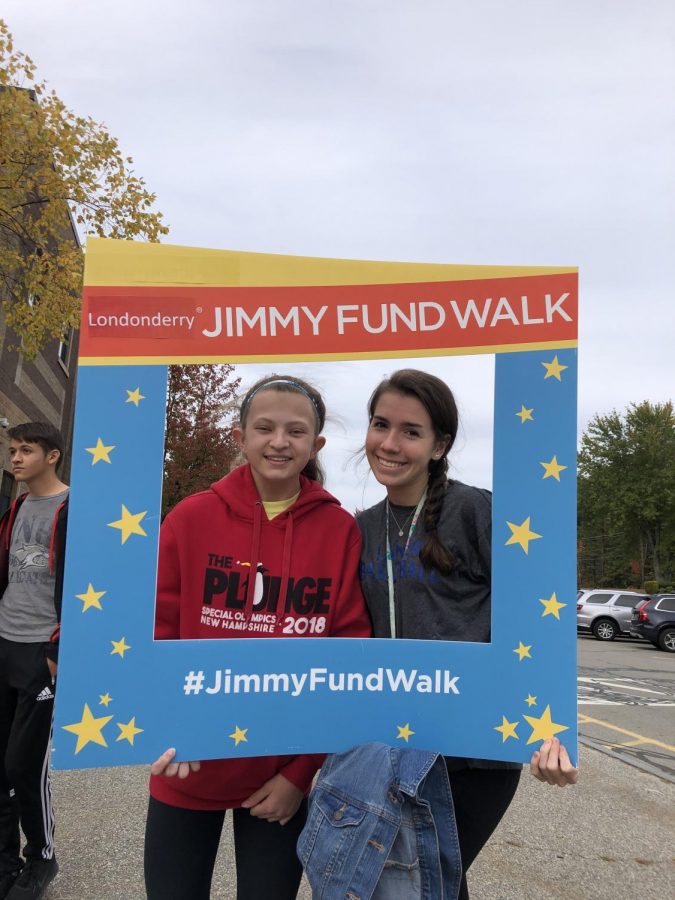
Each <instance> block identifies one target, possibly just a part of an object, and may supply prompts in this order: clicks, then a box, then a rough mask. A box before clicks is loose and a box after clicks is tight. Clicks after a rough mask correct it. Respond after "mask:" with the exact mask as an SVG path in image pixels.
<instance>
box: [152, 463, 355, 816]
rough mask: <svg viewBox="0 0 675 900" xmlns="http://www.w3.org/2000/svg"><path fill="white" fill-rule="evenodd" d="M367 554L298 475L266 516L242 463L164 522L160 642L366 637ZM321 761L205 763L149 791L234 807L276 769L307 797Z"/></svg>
mask: <svg viewBox="0 0 675 900" xmlns="http://www.w3.org/2000/svg"><path fill="white" fill-rule="evenodd" d="M360 552H361V536H360V533H359V529H358V526H357V524H356V521H355V520H354V519H353V518H352V516H351V515H349V513H348V512H346V511H345V510H344V509H342V507H341V506H340V503H339V501H338V500H336V498H335V497H333V496H332V495H331V494H329V493H328V492H327V491H325V490H324V489H323V488H322V487H321V485H320V484H318V483H317V482H315V481H311V480H310V479H308V478H304V477H303V476H301V477H300V496H299V497H298V499H297V500H296V501H295V503H294V504H293V506H291V507H290V508H289V509H287V510H286V511H285V512H283V513H281V515H279V516H276V517H275V518H274V519H273V520H272V521H270V520H269V519H268V518H267V515H266V514H265V509H264V507H263V505H262V501H261V500H260V497H259V496H258V492H257V490H256V487H255V483H254V481H253V477H252V475H251V471H250V468H249V466H247V465H246V466H241V467H240V468H238V469H235V470H234V472H232V473H230V475H228V476H227V477H226V478H223V479H222V480H221V481H218V482H216V484H213V485H212V486H211V489H210V490H208V491H204V492H203V493H200V494H194V495H193V496H191V497H188V498H186V499H185V500H183V501H182V502H181V503H179V504H178V506H176V508H175V509H174V510H173V511H172V512H170V513H169V515H168V516H167V517H166V519H165V520H164V523H163V525H162V528H161V532H160V540H159V572H158V576H157V610H156V618H155V637H156V638H157V639H159V640H162V639H175V638H228V637H234V638H242V637H258V638H263V637H298V636H301V635H306V636H308V637H370V635H371V626H370V619H369V618H368V613H367V611H366V605H365V602H364V599H363V595H362V593H361V587H360V584H359V577H358V565H359V555H360ZM280 598H283V599H280ZM323 758H324V757H323V756H321V755H306V756H263V757H254V758H249V759H218V760H206V761H204V762H202V765H201V769H200V770H199V772H192V773H190V775H189V776H188V777H187V778H186V779H180V780H179V779H178V778H166V777H165V776H161V775H160V776H151V778H150V793H151V794H152V796H153V797H155V798H156V799H157V800H160V801H162V802H163V803H168V804H170V805H172V806H181V807H185V808H188V809H230V808H232V807H235V806H240V805H241V803H242V801H243V800H246V799H247V798H248V797H250V796H251V794H253V793H254V791H257V790H258V788H260V787H262V785H263V784H264V783H265V782H266V781H268V780H269V779H270V778H272V776H273V775H276V773H277V772H281V773H282V775H283V776H284V777H285V778H287V779H288V780H289V781H290V782H292V783H293V784H294V785H295V786H296V787H298V788H299V789H300V790H301V791H304V792H307V791H308V790H309V787H310V785H311V781H312V778H313V776H314V774H315V772H316V770H317V769H318V768H319V767H320V765H321V763H322V761H323Z"/></svg>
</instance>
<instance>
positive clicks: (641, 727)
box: [577, 636, 675, 783]
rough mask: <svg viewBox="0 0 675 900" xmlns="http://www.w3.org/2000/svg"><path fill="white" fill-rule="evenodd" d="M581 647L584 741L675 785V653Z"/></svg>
mask: <svg viewBox="0 0 675 900" xmlns="http://www.w3.org/2000/svg"><path fill="white" fill-rule="evenodd" d="M577 648H578V655H579V669H578V670H579V678H578V692H579V738H580V740H581V741H582V742H583V743H585V744H586V745H587V746H589V747H591V748H593V749H595V750H600V751H602V752H605V753H607V754H609V755H611V756H614V757H615V758H617V759H621V760H623V761H624V762H627V763H629V764H631V765H634V766H636V767H637V768H640V769H642V770H643V771H646V772H651V773H652V774H655V775H659V776H660V777H662V778H665V779H668V780H670V781H671V782H673V783H675V741H674V740H673V735H675V657H674V656H673V654H672V653H664V652H662V651H659V650H655V649H654V648H653V647H652V646H651V644H649V643H647V642H646V641H634V640H621V641H618V640H617V641H612V642H599V641H596V640H594V639H593V638H591V637H587V636H583V637H580V638H579V640H578V641H577Z"/></svg>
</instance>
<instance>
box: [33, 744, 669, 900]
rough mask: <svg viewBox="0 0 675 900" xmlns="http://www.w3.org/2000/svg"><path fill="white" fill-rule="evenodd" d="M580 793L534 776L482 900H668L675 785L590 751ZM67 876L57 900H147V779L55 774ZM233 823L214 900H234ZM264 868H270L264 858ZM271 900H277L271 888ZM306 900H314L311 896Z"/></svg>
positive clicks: (103, 772)
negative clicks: (550, 784)
mask: <svg viewBox="0 0 675 900" xmlns="http://www.w3.org/2000/svg"><path fill="white" fill-rule="evenodd" d="M581 766H582V777H581V781H580V783H579V784H578V785H577V786H576V787H574V788H569V787H568V788H564V789H560V788H553V787H549V786H548V785H541V784H539V782H537V781H535V780H534V779H533V778H531V777H530V775H529V774H527V773H524V774H523V776H522V779H521V786H520V788H519V790H518V793H517V795H516V799H515V801H514V803H513V805H512V806H511V809H510V810H509V812H508V813H507V815H506V817H505V819H504V821H503V822H502V824H501V826H500V828H499V829H498V831H497V833H496V834H495V835H494V836H493V838H492V840H491V841H490V843H489V844H488V846H487V847H486V848H485V850H484V851H483V854H482V855H481V857H480V859H479V860H478V861H477V862H476V863H475V864H474V866H473V868H472V870H471V872H470V887H471V898H472V900H549V898H551V900H554V898H564V900H588V898H592V900H635V898H636V897H639V898H640V900H652V898H654V900H663V898H664V897H668V896H671V895H672V885H673V878H674V877H675V867H674V865H673V859H672V847H673V846H675V821H674V820H673V812H672V811H673V809H675V785H673V784H670V783H667V782H664V781H663V780H662V779H659V778H657V777H656V776H654V775H649V774H646V773H644V772H640V771H638V770H636V769H634V768H631V767H630V766H627V765H625V764H624V763H622V762H620V761H619V760H615V759H612V758H610V757H607V756H605V755H602V754H599V753H597V752H596V751H594V750H590V749H588V748H585V747H582V749H581ZM54 792H55V801H56V805H57V808H56V813H57V835H56V846H57V853H58V858H59V863H60V865H61V873H60V874H59V876H58V877H57V879H56V881H55V882H54V883H53V884H52V886H51V888H50V891H49V892H48V894H47V898H48V900H137V898H138V900H141V898H143V897H144V896H145V893H144V890H143V876H142V867H143V827H144V816H145V805H146V797H147V771H146V770H145V769H143V768H140V767H139V768H126V769H96V770H89V771H83V772H55V773H54ZM231 840H232V838H231V832H230V828H229V821H228V824H227V826H226V829H225V832H224V834H223V842H222V846H221V853H220V855H219V859H218V864H217V868H216V877H215V881H214V889H213V894H212V897H213V900H234V898H235V889H234V886H233V882H234V862H233V854H232V847H231ZM261 863H263V864H264V859H263V858H262V857H261ZM269 896H270V900H274V892H273V885H270V895H269ZM299 898H300V900H311V892H310V891H309V888H308V886H307V885H306V884H305V885H303V888H302V890H301V893H300V894H299Z"/></svg>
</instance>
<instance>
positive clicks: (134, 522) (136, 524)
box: [107, 504, 148, 544]
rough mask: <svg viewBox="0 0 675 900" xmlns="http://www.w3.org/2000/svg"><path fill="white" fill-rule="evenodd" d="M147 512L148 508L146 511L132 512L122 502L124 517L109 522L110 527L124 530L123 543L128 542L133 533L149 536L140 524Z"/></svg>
mask: <svg viewBox="0 0 675 900" xmlns="http://www.w3.org/2000/svg"><path fill="white" fill-rule="evenodd" d="M147 513H148V511H147V509H146V510H145V512H139V513H130V512H129V510H128V509H127V508H126V506H125V505H124V504H122V518H121V519H117V521H116V522H108V523H107V524H108V528H119V530H120V531H121V532H122V543H123V544H126V542H127V541H128V540H129V538H130V537H131V535H132V534H140V535H141V536H142V537H147V534H146V533H145V531H143V529H142V528H141V524H140V523H141V520H142V519H143V518H144V517H145V516H146V515H147Z"/></svg>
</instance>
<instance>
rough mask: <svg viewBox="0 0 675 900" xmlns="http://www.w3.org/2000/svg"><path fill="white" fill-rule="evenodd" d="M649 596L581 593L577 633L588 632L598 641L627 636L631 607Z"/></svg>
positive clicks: (610, 591)
mask: <svg viewBox="0 0 675 900" xmlns="http://www.w3.org/2000/svg"><path fill="white" fill-rule="evenodd" d="M648 599H649V595H648V594H638V593H637V592H635V591H612V590H606V589H604V588H602V589H598V590H593V591H589V590H580V591H579V593H578V594H577V631H590V632H591V634H593V636H594V637H596V638H597V639H598V640H599V641H613V640H614V638H615V637H616V636H617V635H618V634H624V635H626V636H628V635H630V619H631V613H632V612H633V607H635V606H636V605H637V604H638V603H639V602H640V601H641V600H648Z"/></svg>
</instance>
